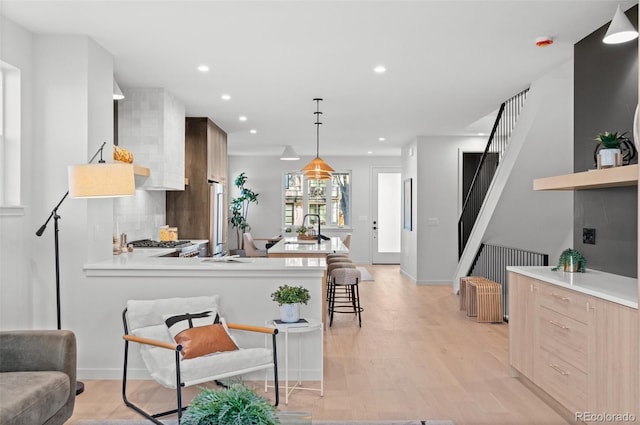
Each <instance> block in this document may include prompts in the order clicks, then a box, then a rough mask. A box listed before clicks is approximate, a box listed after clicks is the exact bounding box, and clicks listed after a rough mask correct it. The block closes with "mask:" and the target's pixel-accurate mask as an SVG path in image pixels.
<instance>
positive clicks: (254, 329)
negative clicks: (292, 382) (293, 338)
mask: <svg viewBox="0 0 640 425" xmlns="http://www.w3.org/2000/svg"><path fill="white" fill-rule="evenodd" d="M122 323H123V325H124V335H123V336H122V339H124V368H123V372H122V400H123V401H124V404H125V405H126V406H127V407H130V408H131V409H133V410H135V411H136V412H138V413H140V414H141V415H142V416H144V417H145V418H147V419H149V420H150V421H151V422H153V423H154V424H157V425H164V424H163V423H162V422H160V421H159V420H158V419H157V418H161V417H163V416H167V415H172V414H174V413H177V414H178V424H180V420H181V418H182V412H183V411H185V410H186V409H187V408H188V407H189V406H188V405H187V406H183V405H182V387H185V386H186V385H185V383H184V382H182V380H181V378H180V351H182V346H181V345H180V344H176V343H170V342H165V341H158V340H155V339H150V338H142V337H138V336H135V335H131V334H129V328H128V326H127V309H126V308H125V309H124V310H123V311H122ZM227 327H228V328H229V329H236V330H241V331H249V332H260V333H265V334H270V335H271V337H272V343H273V377H274V378H273V379H274V388H275V397H276V400H275V404H274V406H278V404H279V402H280V394H279V383H278V354H277V351H276V335H277V334H278V329H276V328H267V327H262V326H250V325H242V324H235V323H227ZM129 342H135V343H139V344H147V345H153V346H155V347H160V348H165V349H167V350H172V351H174V352H175V362H176V404H177V408H176V409H172V410H167V411H165V412H159V413H149V412H147V411H145V410H144V409H142V408H141V407H140V406H137V405H136V404H134V403H132V402H131V401H130V400H129V399H128V398H127V369H128V357H129ZM261 369H264V367H261V368H258V369H255V370H261ZM252 371H253V370H243V371H240V372H234V373H231V374H224V375H218V376H212V377H210V378H207V380H204V381H201V382H200V383H202V382H211V381H214V382H216V383H218V380H219V379H223V378H228V377H230V376H237V375H241V374H243V373H247V372H252Z"/></svg>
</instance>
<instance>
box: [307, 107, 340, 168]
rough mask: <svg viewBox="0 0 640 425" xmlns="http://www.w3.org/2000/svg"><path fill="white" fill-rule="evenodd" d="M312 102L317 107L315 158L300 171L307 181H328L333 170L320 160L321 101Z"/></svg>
mask: <svg viewBox="0 0 640 425" xmlns="http://www.w3.org/2000/svg"><path fill="white" fill-rule="evenodd" d="M313 100H314V102H316V107H317V110H316V112H314V114H315V115H316V157H315V158H313V159H312V160H311V162H309V163H308V164H307V165H305V166H304V167H302V170H300V171H302V172H303V173H304V175H305V176H307V178H309V179H316V180H329V179H331V173H332V172H333V171H335V170H334V169H333V168H331V166H330V165H329V164H327V163H326V162H324V160H323V159H322V158H320V124H322V123H321V122H320V115H321V114H322V112H320V101H321V100H322V99H320V98H316V99H313Z"/></svg>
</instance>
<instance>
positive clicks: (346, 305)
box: [329, 263, 364, 327]
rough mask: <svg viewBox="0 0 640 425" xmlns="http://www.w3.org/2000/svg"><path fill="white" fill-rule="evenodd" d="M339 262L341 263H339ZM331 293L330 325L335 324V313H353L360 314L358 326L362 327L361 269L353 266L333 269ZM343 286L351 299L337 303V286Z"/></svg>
mask: <svg viewBox="0 0 640 425" xmlns="http://www.w3.org/2000/svg"><path fill="white" fill-rule="evenodd" d="M338 264H339V263H338ZM331 281H332V284H331V295H330V298H329V327H331V325H332V324H333V313H353V314H357V315H358V326H359V327H362V315H361V313H362V311H363V310H364V309H363V308H362V307H361V306H360V291H359V289H358V282H359V281H360V271H359V270H358V269H356V268H355V266H354V267H353V268H351V267H337V268H335V269H333V270H331ZM340 286H343V287H345V288H346V289H347V292H348V293H349V295H350V300H348V301H347V302H341V303H340V304H338V305H336V288H338V287H340Z"/></svg>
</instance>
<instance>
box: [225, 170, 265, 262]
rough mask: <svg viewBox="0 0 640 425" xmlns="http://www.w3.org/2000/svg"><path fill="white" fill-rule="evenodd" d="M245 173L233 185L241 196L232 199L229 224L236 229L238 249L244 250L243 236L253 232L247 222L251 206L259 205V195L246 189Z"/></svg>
mask: <svg viewBox="0 0 640 425" xmlns="http://www.w3.org/2000/svg"><path fill="white" fill-rule="evenodd" d="M247 179H248V178H247V176H246V175H245V173H240V174H239V175H238V177H236V178H235V180H234V181H233V184H234V185H235V186H236V187H237V188H238V189H239V190H240V195H239V196H237V197H235V198H232V199H231V207H230V208H231V215H230V216H229V224H230V225H231V227H233V228H234V229H236V240H237V241H238V249H239V250H241V249H244V240H243V237H242V235H244V233H245V232H247V231H249V230H251V226H250V225H249V222H248V221H247V217H248V216H249V205H251V204H253V203H255V204H257V203H258V195H259V194H258V193H255V192H254V191H253V190H251V189H249V188H247V187H245V184H246V183H247Z"/></svg>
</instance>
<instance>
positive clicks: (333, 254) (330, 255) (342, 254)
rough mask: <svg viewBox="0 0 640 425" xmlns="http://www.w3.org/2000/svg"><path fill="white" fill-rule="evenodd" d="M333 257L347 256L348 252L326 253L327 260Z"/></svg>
mask: <svg viewBox="0 0 640 425" xmlns="http://www.w3.org/2000/svg"><path fill="white" fill-rule="evenodd" d="M333 258H349V254H344V253H339V252H334V253H331V254H327V261H329V260H330V259H333Z"/></svg>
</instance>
